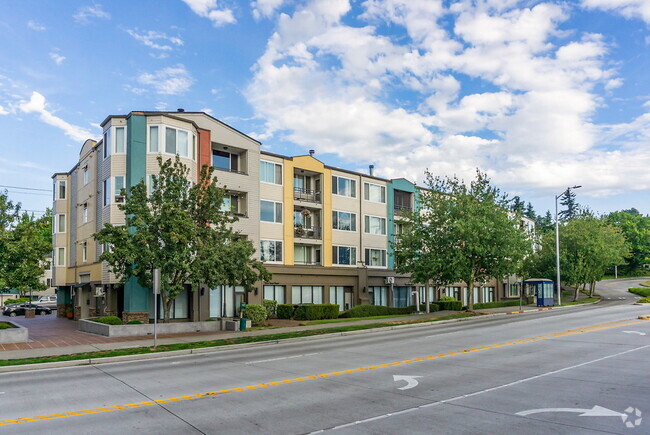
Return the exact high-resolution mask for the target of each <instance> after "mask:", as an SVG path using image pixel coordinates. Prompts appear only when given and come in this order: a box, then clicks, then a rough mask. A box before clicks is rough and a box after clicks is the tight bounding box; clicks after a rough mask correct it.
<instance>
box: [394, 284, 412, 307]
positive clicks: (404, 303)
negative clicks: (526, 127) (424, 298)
mask: <svg viewBox="0 0 650 435" xmlns="http://www.w3.org/2000/svg"><path fill="white" fill-rule="evenodd" d="M410 294H411V287H406V286H395V287H393V306H394V307H398V308H404V307H408V306H409V295H410Z"/></svg>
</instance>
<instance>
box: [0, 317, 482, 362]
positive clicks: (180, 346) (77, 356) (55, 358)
mask: <svg viewBox="0 0 650 435" xmlns="http://www.w3.org/2000/svg"><path fill="white" fill-rule="evenodd" d="M472 316H474V314H473V313H458V314H450V315H447V316H442V317H435V318H429V319H419V320H415V321H402V322H385V323H371V324H368V325H347V326H337V327H332V328H324V329H311V330H303V331H292V332H281V333H277V334H266V335H252V336H246V337H233V338H222V339H218V340H210V341H195V342H192V343H175V344H163V345H160V346H158V347H157V348H156V349H152V348H150V347H135V348H127V349H114V350H103V351H95V352H84V353H74V354H70V355H52V356H42V357H34V358H17V359H9V360H1V361H0V366H15V365H22V364H40V363H48V362H59V361H75V360H84V359H91V358H105V357H111V356H124V355H140V354H149V353H162V352H167V351H172V350H184V349H199V348H204V347H219V346H228V345H231V344H245V343H256V342H261V341H277V340H283V339H287V338H299V337H310V336H314V335H323V334H332V333H341V332H350V331H359V330H362V329H374V328H383V327H386V326H395V325H404V324H411V323H424V322H437V321H441V320H451V319H459V318H463V317H472ZM392 317H395V316H392Z"/></svg>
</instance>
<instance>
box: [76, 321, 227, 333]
mask: <svg viewBox="0 0 650 435" xmlns="http://www.w3.org/2000/svg"><path fill="white" fill-rule="evenodd" d="M79 330H80V331H83V332H90V333H91V334H98V335H103V336H106V337H137V336H143V335H153V324H142V325H105V324H103V323H97V322H93V321H91V320H83V319H82V320H79ZM156 330H157V332H158V334H182V333H187V332H214V331H220V330H221V323H220V322H183V323H159V324H158V326H157V328H156Z"/></svg>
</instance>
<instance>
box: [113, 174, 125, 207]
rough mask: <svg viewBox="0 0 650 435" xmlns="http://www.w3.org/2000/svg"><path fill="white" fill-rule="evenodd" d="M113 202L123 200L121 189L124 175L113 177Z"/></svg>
mask: <svg viewBox="0 0 650 435" xmlns="http://www.w3.org/2000/svg"><path fill="white" fill-rule="evenodd" d="M114 188H115V202H123V200H124V199H123V195H122V189H124V175H118V176H116V177H115V186H114Z"/></svg>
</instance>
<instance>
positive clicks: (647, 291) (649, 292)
mask: <svg viewBox="0 0 650 435" xmlns="http://www.w3.org/2000/svg"><path fill="white" fill-rule="evenodd" d="M628 291H629V292H630V293H634V294H637V295H639V296H643V297H648V296H650V288H639V287H632V288H630V289H628Z"/></svg>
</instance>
